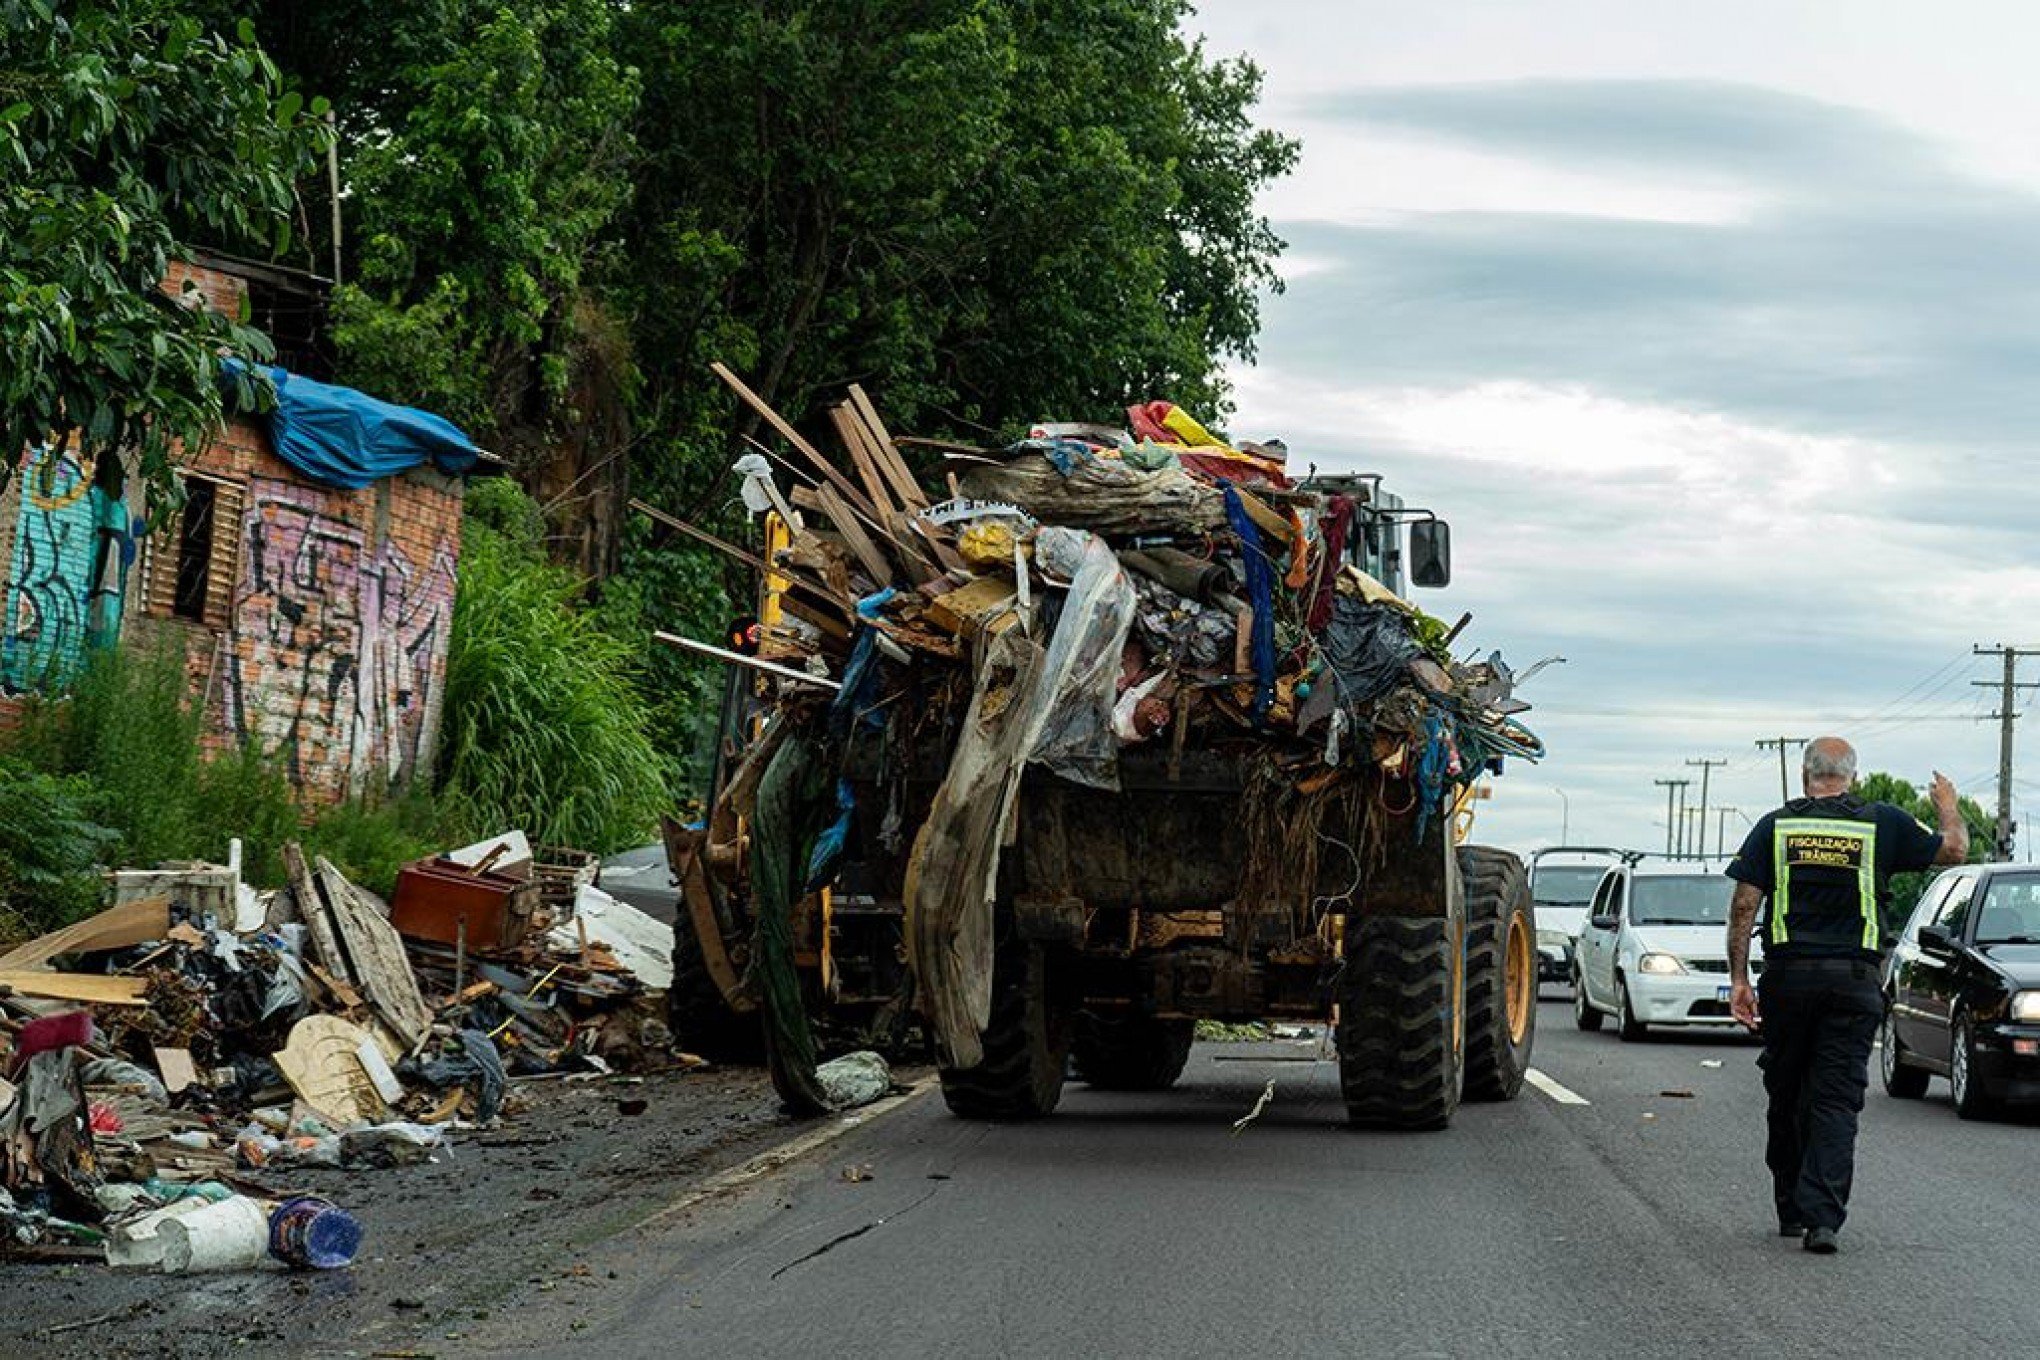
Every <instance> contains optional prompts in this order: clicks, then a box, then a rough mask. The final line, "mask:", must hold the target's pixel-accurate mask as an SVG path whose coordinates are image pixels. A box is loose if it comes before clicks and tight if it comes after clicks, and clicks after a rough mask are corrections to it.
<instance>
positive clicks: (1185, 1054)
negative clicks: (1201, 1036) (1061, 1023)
mask: <svg viewBox="0 0 2040 1360" xmlns="http://www.w3.org/2000/svg"><path fill="white" fill-rule="evenodd" d="M1196 1037H1197V1022H1196V1021H1195V1020H1157V1019H1155V1018H1153V1017H1152V1016H1145V1015H1135V1016H1101V1015H1096V1014H1093V1013H1092V1012H1090V1011H1079V1012H1078V1013H1077V1018H1076V1027H1075V1036H1074V1039H1073V1041H1072V1043H1071V1045H1070V1065H1071V1066H1072V1067H1073V1068H1075V1069H1076V1074H1077V1079H1078V1080H1079V1081H1082V1082H1086V1083H1088V1084H1089V1085H1092V1086H1097V1087H1100V1088H1102V1089H1104V1090H1107V1091H1162V1090H1166V1089H1168V1088H1169V1087H1171V1086H1174V1085H1175V1084H1176V1078H1178V1077H1180V1076H1182V1075H1183V1066H1184V1064H1185V1063H1187V1062H1189V1061H1190V1044H1191V1042H1192V1041H1193V1040H1194V1039H1195V1038H1196Z"/></svg>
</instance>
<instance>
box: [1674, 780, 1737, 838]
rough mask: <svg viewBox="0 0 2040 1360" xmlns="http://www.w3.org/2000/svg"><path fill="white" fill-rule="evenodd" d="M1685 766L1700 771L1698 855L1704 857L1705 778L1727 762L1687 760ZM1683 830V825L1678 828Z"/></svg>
mask: <svg viewBox="0 0 2040 1360" xmlns="http://www.w3.org/2000/svg"><path fill="white" fill-rule="evenodd" d="M1686 764H1687V765H1688V766H1698V767H1699V770H1700V833H1699V836H1698V840H1699V842H1700V845H1699V850H1700V853H1702V854H1703V855H1704V854H1706V853H1707V777H1708V776H1709V775H1711V774H1713V773H1714V771H1715V769H1716V768H1717V767H1719V766H1722V765H1726V764H1728V762H1727V761H1725V760H1689V761H1687V762H1686ZM1685 829H1686V828H1685V827H1684V826H1683V825H1682V826H1681V827H1680V828H1679V830H1680V831H1682V832H1683V831H1684V830H1685Z"/></svg>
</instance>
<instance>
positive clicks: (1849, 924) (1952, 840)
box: [1728, 737, 1969, 1255]
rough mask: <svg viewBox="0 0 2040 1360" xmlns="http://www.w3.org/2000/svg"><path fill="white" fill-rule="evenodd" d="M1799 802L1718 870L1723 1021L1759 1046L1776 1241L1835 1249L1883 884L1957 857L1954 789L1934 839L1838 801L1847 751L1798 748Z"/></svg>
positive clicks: (1873, 1003) (1959, 834)
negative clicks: (1755, 961) (1759, 930)
mask: <svg viewBox="0 0 2040 1360" xmlns="http://www.w3.org/2000/svg"><path fill="white" fill-rule="evenodd" d="M1801 781H1802V786H1803V787H1804V788H1805V790H1806V796H1805V797H1804V798H1795V799H1793V800H1792V801H1791V802H1789V803H1787V804H1786V805H1785V806H1784V807H1782V808H1779V809H1778V810H1777V811H1776V812H1770V813H1766V814H1765V815H1764V816H1763V817H1762V818H1761V819H1760V820H1759V821H1758V822H1757V824H1756V825H1755V826H1753V827H1751V828H1750V834H1749V836H1748V837H1747V838H1746V839H1745V840H1744V841H1743V843H1742V848H1741V849H1740V850H1738V851H1736V856H1735V859H1734V860H1733V861H1731V862H1730V864H1729V866H1728V876H1729V877H1730V878H1732V879H1734V880H1736V889H1735V897H1734V899H1733V901H1732V902H1731V904H1730V906H1729V912H1728V971H1729V980H1730V983H1731V992H1730V1001H1729V1004H1730V1009H1731V1010H1732V1011H1733V1012H1734V1015H1735V1018H1736V1019H1737V1020H1739V1021H1741V1022H1742V1023H1743V1024H1744V1025H1745V1026H1747V1027H1748V1028H1750V1029H1752V1030H1756V1031H1758V1032H1760V1033H1761V1034H1762V1035H1763V1038H1764V1055H1763V1057H1761V1058H1759V1059H1758V1060H1757V1065H1758V1066H1759V1067H1761V1068H1763V1070H1764V1090H1765V1091H1766V1092H1767V1093H1768V1094H1769V1096H1770V1109H1769V1112H1768V1115H1767V1124H1768V1133H1767V1137H1766V1140H1765V1145H1764V1161H1765V1163H1766V1164H1767V1165H1769V1167H1770V1168H1771V1193H1772V1195H1773V1197H1774V1198H1775V1200H1776V1202H1777V1207H1778V1231H1779V1234H1780V1235H1781V1236H1785V1237H1800V1238H1802V1240H1803V1243H1804V1245H1805V1247H1806V1249H1807V1250H1808V1251H1812V1252H1819V1253H1821V1254H1823V1255H1826V1254H1829V1253H1832V1252H1833V1251H1834V1250H1835V1235H1836V1233H1837V1232H1839V1231H1840V1229H1841V1226H1842V1220H1843V1219H1844V1218H1846V1217H1847V1215H1848V1206H1849V1181H1850V1179H1851V1177H1852V1176H1853V1174H1854V1171H1855V1165H1856V1116H1857V1115H1859V1114H1861V1113H1862V1110H1863V1091H1864V1088H1865V1087H1866V1086H1868V1085H1869V1081H1870V1073H1869V1066H1870V1044H1871V1040H1872V1039H1874V1038H1875V1037H1876V1034H1877V1027H1878V1025H1879V1023H1880V1022H1881V1021H1882V1019H1883V1012H1884V997H1883V992H1882V990H1881V988H1880V987H1879V986H1878V965H1879V963H1880V962H1881V961H1882V958H1883V947H1884V926H1883V922H1884V908H1885V906H1886V905H1888V904H1889V902H1890V891H1889V889H1888V887H1887V884H1888V882H1889V880H1890V878H1891V875H1893V874H1895V873H1905V872H1907V871H1909V870H1913V869H1925V868H1928V867H1929V866H1931V865H1936V864H1960V863H1962V862H1963V861H1964V860H1966V859H1967V858H1968V857H1969V832H1968V829H1967V828H1966V827H1965V826H1964V825H1963V823H1962V813H1961V809H1960V808H1959V807H1958V806H1957V803H1956V798H1955V786H1954V785H1953V784H1950V783H1949V782H1948V780H1947V778H1946V777H1945V776H1943V775H1941V774H1939V773H1938V772H1937V773H1936V774H1935V775H1934V786H1933V790H1932V792H1931V794H1930V795H1929V796H1930V797H1931V799H1932V800H1933V804H1934V814H1935V816H1936V818H1937V819H1938V820H1939V821H1940V824H1941V830H1940V833H1939V834H1938V835H1937V834H1935V833H1934V832H1931V831H1929V830H1927V829H1926V828H1925V827H1924V826H1921V825H1920V824H1919V822H1917V821H1915V820H1914V819H1913V817H1912V816H1911V815H1910V814H1909V813H1907V812H1906V811H1905V810H1904V809H1903V808H1898V807H1893V806H1892V805H1891V804H1889V803H1866V802H1864V801H1862V800H1861V799H1859V798H1857V797H1856V796H1855V794H1854V793H1853V792H1851V790H1852V789H1853V788H1854V786H1855V783H1856V753H1855V751H1854V750H1852V749H1851V748H1850V746H1849V744H1848V743H1847V742H1845V741H1843V740H1842V739H1841V738H1839V737H1822V738H1820V739H1819V740H1818V741H1814V742H1811V743H1809V744H1808V745H1807V748H1806V763H1805V765H1804V767H1803V769H1802V771H1801ZM1759 908H1763V931H1764V973H1763V985H1762V991H1761V1006H1760V1004H1759V1001H1760V998H1759V993H1758V992H1757V991H1755V990H1752V989H1751V987H1750V978H1749V963H1750V937H1751V935H1752V933H1753V930H1754V927H1755V926H1756V924H1757V919H1758V909H1759Z"/></svg>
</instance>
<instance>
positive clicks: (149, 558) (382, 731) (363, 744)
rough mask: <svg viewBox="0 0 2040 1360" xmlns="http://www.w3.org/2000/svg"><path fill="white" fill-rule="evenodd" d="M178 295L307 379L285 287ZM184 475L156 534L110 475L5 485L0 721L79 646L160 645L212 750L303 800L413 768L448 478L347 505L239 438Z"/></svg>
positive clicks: (443, 582)
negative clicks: (176, 667) (270, 342)
mask: <svg viewBox="0 0 2040 1360" xmlns="http://www.w3.org/2000/svg"><path fill="white" fill-rule="evenodd" d="M187 279H189V280H190V282H191V283H192V284H193V285H194V286H195V287H196V288H197V289H198V291H199V292H201V293H202V294H203V295H204V296H205V297H206V299H207V302H208V305H211V306H214V307H221V308H226V307H234V308H238V307H240V306H242V305H243V303H244V302H246V303H248V304H249V305H250V306H251V308H252V311H253V314H254V316H255V317H256V320H257V321H258V323H263V324H265V325H266V328H268V329H270V331H271V333H272V334H273V335H276V336H277V337H278V339H279V360H280V362H282V363H283V364H284V365H285V366H287V367H290V368H292V369H293V370H294V371H299V372H302V371H305V370H307V369H316V368H318V367H319V366H320V365H319V358H318V355H317V354H316V352H315V351H313V350H311V349H310V348H309V343H308V342H309V340H310V338H311V328H310V327H308V326H306V325H303V324H300V325H298V326H296V327H295V328H293V326H292V325H291V324H290V323H291V322H293V321H297V322H303V321H304V320H305V319H306V318H308V317H310V316H311V315H312V314H313V311H314V303H315V302H316V298H315V296H314V291H315V290H313V289H312V288H310V287H309V286H308V285H307V284H306V282H305V281H303V280H302V279H296V278H294V277H293V276H290V275H287V274H285V273H284V272H282V271H277V270H272V269H268V268H266V267H263V266H249V265H241V264H240V263H238V262H230V261H226V260H223V259H220V258H219V257H202V259H201V263H199V264H196V265H186V264H182V263H180V264H177V265H175V266H173V273H172V275H171V277H170V279H169V280H168V281H167V282H166V287H167V288H168V289H170V290H171V291H173V292H176V291H182V290H183V288H184V286H185V282H186V280H187ZM265 313H267V315H265ZM278 319H281V321H282V324H278ZM318 376H323V373H320V374H319V375H318ZM180 463H181V466H180V467H179V469H178V477H179V480H180V481H181V483H182V485H183V490H184V499H183V504H182V505H181V506H179V507H177V508H175V509H172V510H169V511H167V512H165V513H163V514H162V515H160V516H158V517H156V522H154V523H151V516H150V511H149V507H148V506H146V505H145V504H143V499H144V496H143V491H142V488H141V486H140V484H139V482H137V481H134V480H132V479H130V478H128V477H127V475H126V473H127V471H128V470H127V469H126V468H124V467H122V466H121V465H120V464H119V463H118V461H117V460H113V459H100V460H97V461H95V460H92V459H91V458H90V457H89V456H85V455H80V454H79V453H77V452H75V451H72V452H67V453H65V454H62V455H57V454H55V453H53V452H52V451H51V450H49V449H47V448H37V449H30V450H28V451H27V452H26V453H24V454H23V455H21V456H20V457H19V459H18V460H16V462H15V465H14V466H13V467H11V468H6V467H0V564H4V572H5V574H4V576H0V708H4V707H6V706H7V705H8V703H9V700H8V699H7V698H6V697H4V696H8V695H18V694H20V693H23V692H26V691H31V690H45V691H47V690H48V689H50V688H52V687H61V685H62V684H63V683H64V682H65V680H66V679H67V678H68V677H69V676H70V675H71V674H73V673H75V671H76V669H77V667H78V666H79V665H80V664H81V663H82V662H83V660H84V658H85V656H86V654H87V651H88V650H89V649H90V648H92V647H95V646H107V645H113V644H114V643H115V642H117V641H118V642H122V643H126V644H129V645H133V644H137V643H140V644H142V645H149V644H150V643H151V642H152V641H153V640H157V639H161V638H163V637H165V636H168V637H171V638H173V639H175V640H176V643H177V644H178V645H180V646H181V648H182V650H183V653H184V656H185V659H186V669H187V671H188V673H189V676H190V683H191V693H192V695H193V698H194V700H195V701H196V702H197V703H200V704H202V705H203V706H204V709H205V712H206V715H207V721H206V726H207V739H208V741H209V742H211V743H213V744H214V745H215V746H217V747H230V746H234V745H238V744H242V743H254V744H255V745H257V746H258V747H259V748H260V749H261V750H262V751H264V752H265V753H267V754H270V755H273V756H275V757H277V758H278V759H280V760H281V761H282V762H283V763H284V765H285V768H286V769H287V770H288V771H289V773H290V776H291V779H292V782H293V783H295V784H296V785H297V786H298V788H299V789H300V790H301V791H302V792H303V793H304V794H305V795H306V796H307V797H308V798H309V799H311V800H312V801H314V802H322V803H323V802H331V801H336V800H338V799H339V798H342V797H344V796H346V795H347V794H350V793H359V792H363V791H366V790H369V789H372V788H378V787H387V786H389V785H390V784H395V783H401V782H404V781H406V780H408V779H410V778H411V777H413V776H414V775H416V774H418V773H420V772H422V771H424V770H427V769H429V768H430V765H431V761H432V754H433V750H434V748H435V745H436V742H437V734H438V727H439V713H440V702H441V697H442V689H443V684H444V680H445V673H446V653H447V643H448V639H449V637H450V634H451V631H452V626H453V593H454V571H455V565H456V563H457V562H458V560H459V557H460V513H461V500H462V492H463V483H462V481H461V479H460V478H459V477H456V476H448V475H446V474H444V473H441V472H439V471H437V470H435V469H434V468H433V467H432V465H431V463H430V462H425V463H421V464H419V465H418V466H416V467H412V468H410V469H407V470H405V471H402V472H400V473H397V474H395V475H390V476H384V477H381V478H380V479H378V480H376V481H374V482H372V483H371V484H370V485H368V486H365V487H362V488H360V489H358V490H349V489H345V488H341V487H335V486H331V485H327V484H323V483H321V482H320V481H317V480H314V479H313V478H312V477H310V476H308V475H306V474H305V473H303V472H300V471H299V470H298V469H297V468H296V467H294V466H293V465H292V464H291V463H288V462H286V461H285V460H284V459H283V458H281V457H279V456H278V454H277V452H276V450H275V448H274V446H273V445H272V443H271V439H270V436H269V434H268V433H266V431H265V428H264V426H263V424H262V423H260V422H259V421H256V420H247V419H235V420H232V421H230V422H229V423H228V424H227V426H226V428H225V429H224V430H223V431H222V432H221V434H220V435H219V436H218V437H217V438H216V439H215V440H214V441H213V442H212V444H211V445H210V446H209V447H207V448H206V449H204V450H203V451H201V452H199V453H197V454H195V455H192V454H190V453H189V452H188V451H187V453H186V455H185V456H184V457H183V458H182V459H181V460H180ZM10 473H11V475H9V474H10ZM0 716H4V715H0Z"/></svg>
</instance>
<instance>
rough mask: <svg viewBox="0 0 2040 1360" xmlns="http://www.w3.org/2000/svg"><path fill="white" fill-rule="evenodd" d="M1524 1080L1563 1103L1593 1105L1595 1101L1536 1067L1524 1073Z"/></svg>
mask: <svg viewBox="0 0 2040 1360" xmlns="http://www.w3.org/2000/svg"><path fill="white" fill-rule="evenodd" d="M1523 1080H1525V1081H1527V1082H1529V1083H1530V1084H1531V1085H1532V1086H1535V1087H1536V1088H1537V1089H1538V1090H1540V1091H1542V1092H1544V1094H1546V1095H1548V1096H1550V1097H1551V1098H1552V1099H1553V1100H1555V1101H1557V1102H1558V1103H1559V1104H1561V1105H1591V1104H1593V1103H1594V1102H1593V1101H1591V1100H1588V1099H1587V1098H1586V1097H1585V1096H1583V1095H1581V1094H1580V1093H1579V1092H1577V1091H1574V1090H1569V1089H1568V1088H1566V1087H1564V1086H1560V1085H1559V1084H1558V1083H1557V1082H1555V1081H1553V1080H1552V1079H1551V1078H1550V1077H1547V1076H1545V1075H1544V1074H1543V1073H1542V1072H1540V1071H1538V1070H1537V1069H1536V1068H1534V1067H1533V1068H1531V1069H1530V1070H1529V1071H1527V1072H1525V1073H1524V1074H1523Z"/></svg>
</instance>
